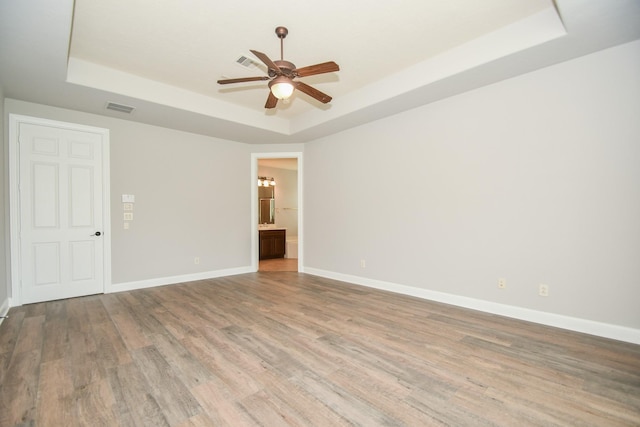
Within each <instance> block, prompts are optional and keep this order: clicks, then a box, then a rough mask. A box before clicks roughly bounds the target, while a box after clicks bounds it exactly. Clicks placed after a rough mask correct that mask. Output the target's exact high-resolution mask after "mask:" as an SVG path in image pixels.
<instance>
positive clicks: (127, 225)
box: [124, 221, 129, 230]
mask: <svg viewBox="0 0 640 427" xmlns="http://www.w3.org/2000/svg"><path fill="white" fill-rule="evenodd" d="M124 229H125V230H128V229H129V223H128V222H126V221H125V223H124Z"/></svg>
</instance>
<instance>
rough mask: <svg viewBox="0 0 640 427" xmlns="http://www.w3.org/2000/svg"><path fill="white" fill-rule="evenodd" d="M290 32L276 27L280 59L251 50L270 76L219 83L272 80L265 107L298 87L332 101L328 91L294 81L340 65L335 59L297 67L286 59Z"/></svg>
mask: <svg viewBox="0 0 640 427" xmlns="http://www.w3.org/2000/svg"><path fill="white" fill-rule="evenodd" d="M287 34H289V30H287V29H286V28H285V27H278V28H276V35H277V36H278V38H279V39H280V59H279V60H276V61H272V60H271V59H269V57H268V56H267V55H265V54H264V53H262V52H258V51H256V50H251V53H253V54H254V55H255V56H256V57H257V58H258V59H260V61H262V62H263V63H264V64H265V65H266V66H267V70H268V74H269V76H268V77H267V76H260V77H241V78H237V79H224V80H218V84H221V85H226V84H230V83H244V82H255V81H259V80H271V81H270V82H269V89H270V90H269V97H268V98H267V102H266V104H264V108H275V106H276V104H277V103H278V100H279V99H283V100H284V99H287V98H289V97H290V96H291V94H292V93H293V91H294V89H298V90H299V91H300V92H303V93H306V94H307V95H309V96H310V97H312V98H315V99H317V100H318V101H320V102H322V103H324V104H326V103H328V102H329V101H331V97H330V96H329V95H327V94H326V93H323V92H320V91H319V90H318V89H315V88H313V87H311V86H309V85H308V84H306V83H303V82H300V81H294V80H293V79H295V78H296V77H307V76H313V75H316V74H324V73H331V72H334V71H340V67H339V66H338V64H336V63H335V62H333V61H329V62H323V63H321V64H315V65H309V66H308V67H302V68H296V66H295V65H294V64H293V63H291V62H289V61H285V60H284V55H283V44H284V38H285V37H287Z"/></svg>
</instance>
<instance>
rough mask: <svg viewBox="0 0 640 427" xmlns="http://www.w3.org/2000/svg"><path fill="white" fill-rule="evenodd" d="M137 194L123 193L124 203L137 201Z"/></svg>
mask: <svg viewBox="0 0 640 427" xmlns="http://www.w3.org/2000/svg"><path fill="white" fill-rule="evenodd" d="M135 201H136V196H134V195H133V194H123V195H122V203H135Z"/></svg>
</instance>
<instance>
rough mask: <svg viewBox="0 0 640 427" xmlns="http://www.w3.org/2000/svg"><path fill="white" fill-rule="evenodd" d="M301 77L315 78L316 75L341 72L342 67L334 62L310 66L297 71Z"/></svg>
mask: <svg viewBox="0 0 640 427" xmlns="http://www.w3.org/2000/svg"><path fill="white" fill-rule="evenodd" d="M295 71H296V74H297V75H298V76H300V77H306V76H313V75H315V74H324V73H332V72H334V71H340V67H339V66H338V64H336V63H335V62H333V61H329V62H323V63H322V64H315V65H309V66H308V67H302V68H298V69H296V70H295Z"/></svg>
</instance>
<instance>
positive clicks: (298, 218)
mask: <svg viewBox="0 0 640 427" xmlns="http://www.w3.org/2000/svg"><path fill="white" fill-rule="evenodd" d="M302 188H303V187H302V153H299V152H295V153H253V154H252V191H251V193H252V195H251V210H252V233H251V236H252V239H251V252H252V254H251V259H252V268H253V269H254V271H261V272H262V271H264V272H268V271H294V272H301V271H302V266H303V264H302V258H303V251H302V247H303V233H302V230H303V226H302V205H303V204H302Z"/></svg>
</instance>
